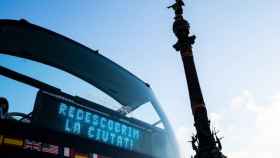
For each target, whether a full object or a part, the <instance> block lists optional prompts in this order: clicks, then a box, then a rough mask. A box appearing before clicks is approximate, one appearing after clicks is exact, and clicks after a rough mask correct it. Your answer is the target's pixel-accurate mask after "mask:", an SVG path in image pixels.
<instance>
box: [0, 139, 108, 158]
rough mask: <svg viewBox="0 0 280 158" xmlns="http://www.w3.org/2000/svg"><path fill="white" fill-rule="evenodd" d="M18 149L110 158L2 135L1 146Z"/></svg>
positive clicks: (83, 157) (70, 155)
mask: <svg viewBox="0 0 280 158" xmlns="http://www.w3.org/2000/svg"><path fill="white" fill-rule="evenodd" d="M1 145H4V146H10V147H18V148H22V149H24V150H30V151H36V152H43V153H48V154H52V155H57V156H64V157H69V158H109V157H105V156H102V155H99V154H95V153H81V152H78V151H76V150H75V149H73V148H69V147H61V146H58V145H54V144H48V143H43V142H39V141H34V140H30V139H21V138H16V137H10V136H4V135H0V146H1Z"/></svg>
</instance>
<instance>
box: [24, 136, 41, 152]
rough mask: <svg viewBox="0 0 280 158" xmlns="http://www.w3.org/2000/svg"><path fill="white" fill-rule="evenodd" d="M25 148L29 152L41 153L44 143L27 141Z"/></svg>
mask: <svg viewBox="0 0 280 158" xmlns="http://www.w3.org/2000/svg"><path fill="white" fill-rule="evenodd" d="M23 148H24V149H29V150H36V151H41V148H42V143H41V142H36V141H32V140H28V139H25V142H24V147H23Z"/></svg>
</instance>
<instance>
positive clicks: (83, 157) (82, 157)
mask: <svg viewBox="0 0 280 158" xmlns="http://www.w3.org/2000/svg"><path fill="white" fill-rule="evenodd" d="M74 158H88V155H87V154H81V153H76V154H75V157H74Z"/></svg>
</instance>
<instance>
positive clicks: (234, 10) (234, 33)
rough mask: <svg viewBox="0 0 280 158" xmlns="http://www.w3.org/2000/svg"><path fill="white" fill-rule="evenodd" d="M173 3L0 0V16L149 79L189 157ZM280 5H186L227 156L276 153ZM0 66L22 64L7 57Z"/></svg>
mask: <svg viewBox="0 0 280 158" xmlns="http://www.w3.org/2000/svg"><path fill="white" fill-rule="evenodd" d="M172 2H173V1H172V0H166V1H163V0H162V1H155V0H153V1H151V0H141V1H140V0H134V1H131V0H123V1H101V0H99V1H98V0H96V1H90V0H87V1H86V0H85V1H68V0H67V1H66V0H61V1H55V0H49V1H35V0H29V1H10V0H3V1H1V5H0V18H1V19H20V18H24V19H27V20H28V21H30V22H31V23H34V24H37V25H40V26H43V27H45V28H48V29H50V30H53V31H55V32H58V33H60V34H63V35H65V36H67V37H70V38H72V39H74V40H76V41H78V42H80V43H82V44H84V45H86V46H89V47H90V48H92V49H99V50H100V53H101V54H103V55H105V56H106V57H108V58H110V59H112V60H113V61H115V62H117V63H118V64H120V65H122V66H123V67H125V68H127V69H128V70H130V71H131V72H133V73H134V74H136V75H137V76H139V77H140V78H141V79H143V80H144V81H146V82H148V83H150V85H151V86H152V88H153V89H154V91H155V93H156V95H157V97H158V100H159V101H160V103H161V104H162V106H163V108H164V110H165V112H166V113H167V115H168V116H169V119H170V120H171V122H172V123H173V125H174V129H175V131H176V134H177V136H178V138H179V139H180V141H179V143H180V146H181V148H182V149H184V152H182V154H184V155H185V154H187V155H190V154H191V147H190V144H187V143H186V140H188V139H189V137H190V135H191V133H192V132H193V131H194V130H193V128H192V124H193V120H192V115H191V111H190V105H189V99H188V92H187V87H186V81H185V78H184V72H183V67H182V63H181V60H180V56H179V54H178V53H177V52H175V51H174V50H173V48H172V45H173V44H174V43H175V42H176V39H175V37H174V35H173V33H172V22H173V19H172V18H173V12H172V11H171V10H167V9H166V6H168V5H169V4H171V3H172ZM279 6H280V2H279V1H277V0H266V1H264V0H229V1H218V0H212V1H207V2H206V1H203V0H192V1H190V0H189V1H188V2H187V7H186V8H185V10H186V11H185V16H186V17H187V19H188V20H189V22H190V23H191V31H192V32H193V33H194V34H196V35H197V41H196V44H195V45H194V57H195V62H196V65H197V71H198V75H199V79H200V82H201V88H202V91H203V95H204V98H205V101H206V106H207V108H208V111H209V116H210V117H211V119H212V122H213V124H214V125H215V126H217V127H218V128H219V129H220V131H221V133H220V134H221V135H223V136H225V138H224V139H223V144H224V153H226V155H228V156H230V157H233V158H235V157H239V158H240V157H241V158H243V157H249V156H250V157H256V158H258V157H272V158H276V157H278V156H277V154H278V153H277V148H276V147H277V146H279V145H280V144H279V142H280V136H278V135H277V132H279V131H280V127H278V126H277V120H279V117H278V115H279V114H278V112H280V109H279V107H278V105H279V104H278V103H280V101H279V100H280V99H279V98H280V95H279V94H280V91H279V88H278V85H279V79H280V75H279V73H278V72H279V71H278V67H279V56H280V55H279V50H280V49H279V48H280V45H279V44H278V42H279V39H280V30H279V28H280V22H279V20H278V19H279V9H280V7H279ZM0 63H1V64H3V65H9V66H10V67H13V66H14V67H15V68H16V69H21V68H20V67H18V66H16V65H13V64H12V61H7V58H6V57H2V56H1V58H0ZM22 71H24V70H22ZM26 71H27V70H26ZM42 77H45V78H49V79H50V80H52V79H53V80H54V81H55V80H60V79H57V78H53V77H51V76H42ZM54 81H53V82H54ZM10 83H11V82H10V81H7V79H4V78H3V77H0V85H1V88H2V87H6V89H5V88H4V90H3V89H2V90H3V91H7V90H8V89H11V88H13V87H12V84H10ZM10 85H11V86H10ZM71 85H73V84H72V83H68V84H67V86H66V87H65V88H68V89H71V88H72V87H71ZM9 86H10V87H9ZM17 87H18V86H17ZM21 88H22V87H20V88H17V91H20V89H21ZM81 90H83V89H82V88H81ZM22 91H23V90H22ZM2 93H3V92H0V94H1V95H3V94H2ZM9 93H10V94H11V96H12V92H11V91H9ZM14 95H15V97H18V98H20V97H19V96H17V95H16V94H14ZM21 99H23V98H21ZM30 104H32V103H31V102H30ZM22 108H26V107H22ZM277 140H278V141H277Z"/></svg>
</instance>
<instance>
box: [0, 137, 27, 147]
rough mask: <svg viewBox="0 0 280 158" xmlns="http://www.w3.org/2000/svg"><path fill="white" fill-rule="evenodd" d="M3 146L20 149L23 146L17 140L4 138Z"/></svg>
mask: <svg viewBox="0 0 280 158" xmlns="http://www.w3.org/2000/svg"><path fill="white" fill-rule="evenodd" d="M3 144H5V145H12V146H19V147H21V146H23V140H22V139H18V138H10V137H4V138H3Z"/></svg>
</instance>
